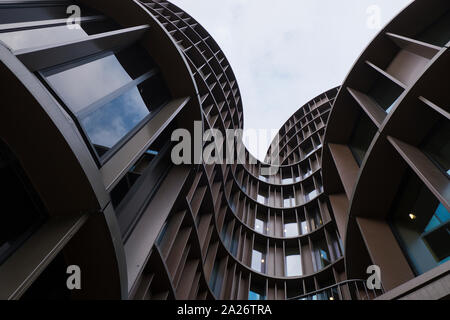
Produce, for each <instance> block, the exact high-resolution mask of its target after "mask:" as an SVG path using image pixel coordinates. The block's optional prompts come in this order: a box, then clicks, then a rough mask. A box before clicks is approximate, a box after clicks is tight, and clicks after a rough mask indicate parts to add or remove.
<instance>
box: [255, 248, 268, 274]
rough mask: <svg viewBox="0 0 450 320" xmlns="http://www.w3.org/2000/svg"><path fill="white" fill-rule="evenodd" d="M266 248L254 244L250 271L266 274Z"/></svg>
mask: <svg viewBox="0 0 450 320" xmlns="http://www.w3.org/2000/svg"><path fill="white" fill-rule="evenodd" d="M266 251H267V250H266V246H265V245H263V244H260V243H255V247H254V248H253V252H252V269H253V270H256V271H258V272H261V273H265V272H266Z"/></svg>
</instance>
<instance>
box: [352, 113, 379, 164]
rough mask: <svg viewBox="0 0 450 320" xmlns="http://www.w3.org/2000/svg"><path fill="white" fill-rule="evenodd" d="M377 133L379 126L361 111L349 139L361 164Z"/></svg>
mask: <svg viewBox="0 0 450 320" xmlns="http://www.w3.org/2000/svg"><path fill="white" fill-rule="evenodd" d="M376 133H377V127H376V126H375V125H374V124H373V122H372V121H371V120H370V119H369V118H368V117H367V116H366V115H365V114H363V113H362V112H361V115H360V117H359V119H358V120H357V121H356V125H355V128H354V129H353V133H352V136H351V137H350V141H349V147H350V150H351V151H352V153H353V156H354V157H355V160H356V162H357V163H358V165H359V166H361V165H362V163H363V161H364V157H365V156H366V152H367V150H368V149H369V147H370V144H371V143H372V140H373V138H374V137H375V134H376Z"/></svg>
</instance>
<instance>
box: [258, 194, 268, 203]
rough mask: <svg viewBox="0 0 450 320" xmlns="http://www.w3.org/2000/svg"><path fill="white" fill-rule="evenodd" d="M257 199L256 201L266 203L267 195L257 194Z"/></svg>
mask: <svg viewBox="0 0 450 320" xmlns="http://www.w3.org/2000/svg"><path fill="white" fill-rule="evenodd" d="M257 201H258V202H259V203H261V204H265V205H267V197H265V196H263V195H261V194H258V198H257Z"/></svg>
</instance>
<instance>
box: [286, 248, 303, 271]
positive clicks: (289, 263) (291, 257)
mask: <svg viewBox="0 0 450 320" xmlns="http://www.w3.org/2000/svg"><path fill="white" fill-rule="evenodd" d="M301 275H303V268H302V259H301V256H300V252H299V250H298V248H295V249H286V276H287V277H299V276H301Z"/></svg>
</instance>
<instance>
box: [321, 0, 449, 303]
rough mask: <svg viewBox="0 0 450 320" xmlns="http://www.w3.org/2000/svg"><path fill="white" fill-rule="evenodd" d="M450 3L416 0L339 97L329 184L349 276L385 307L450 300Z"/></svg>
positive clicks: (327, 160) (329, 138)
mask: <svg viewBox="0 0 450 320" xmlns="http://www.w3.org/2000/svg"><path fill="white" fill-rule="evenodd" d="M449 23H450V3H449V2H448V1H438V0H436V1H414V2H413V3H412V4H411V5H410V6H408V7H407V8H406V9H405V10H404V11H402V12H401V13H400V14H399V15H398V16H397V17H396V18H394V20H393V21H392V22H391V23H389V24H388V25H387V26H386V27H385V28H384V29H383V30H382V31H381V32H380V34H379V35H378V36H377V37H376V38H375V39H374V41H373V42H372V43H371V44H370V45H369V46H368V48H367V49H366V50H365V51H364V52H363V54H362V55H361V57H360V58H359V59H358V61H357V62H356V64H355V65H354V66H353V68H352V70H351V71H350V73H349V75H348V77H347V79H346V80H345V82H344V84H343V85H342V88H341V90H340V92H339V94H338V96H337V97H336V101H335V104H334V106H333V109H332V111H331V115H330V121H329V123H328V127H327V132H326V135H325V144H324V145H325V147H324V155H323V164H322V165H323V175H324V177H323V179H324V181H323V182H324V186H325V192H326V193H327V194H328V195H329V198H330V202H331V206H332V208H333V212H334V214H335V219H336V222H337V225H338V228H339V231H340V234H341V235H342V237H343V239H344V244H345V252H346V271H347V276H348V277H349V278H359V277H363V276H364V275H365V274H366V270H367V268H368V266H371V265H376V266H378V267H379V268H380V271H381V280H382V285H383V287H384V289H385V291H387V293H386V294H385V295H384V296H383V297H382V298H384V299H441V298H445V297H447V298H448V295H449V293H450V287H449V285H448V279H449V277H450V275H449V270H450V262H449V259H450V232H449V230H450V229H449V221H450V213H449V210H450V193H449V191H450V182H449V175H450V171H449V169H450V121H449V119H450V116H449V111H450V109H449V104H450V95H449V90H448V88H449V84H450V82H449V79H448V76H447V75H446V74H445V73H446V72H447V70H449V63H450V52H449V51H448V47H449V41H450V27H449V26H450V24H449Z"/></svg>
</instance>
